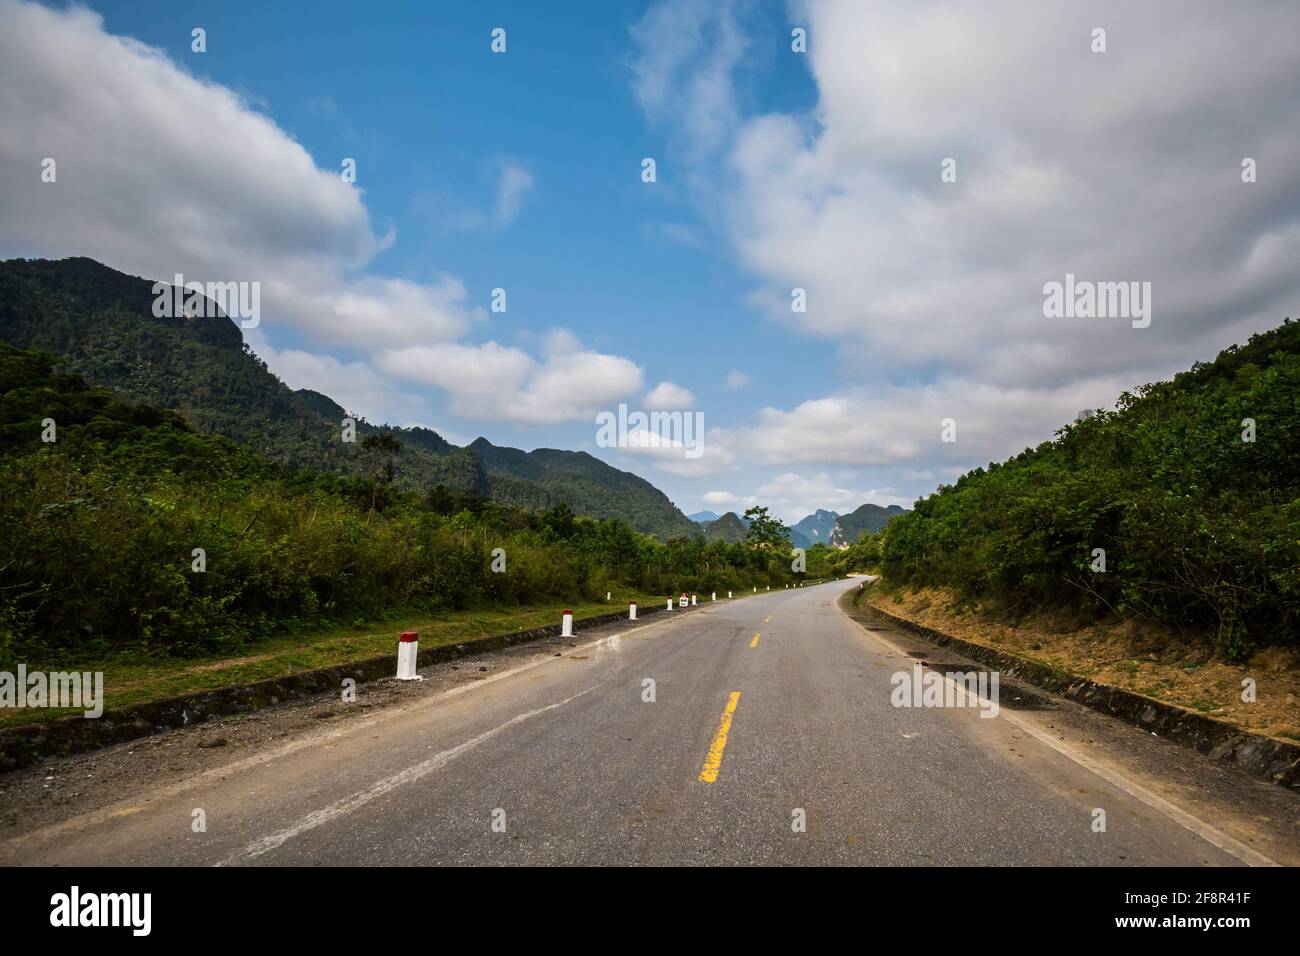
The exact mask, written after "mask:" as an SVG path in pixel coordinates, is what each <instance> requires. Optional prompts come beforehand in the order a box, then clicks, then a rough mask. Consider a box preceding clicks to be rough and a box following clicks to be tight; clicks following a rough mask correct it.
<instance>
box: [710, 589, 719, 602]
mask: <svg viewBox="0 0 1300 956" xmlns="http://www.w3.org/2000/svg"><path fill="white" fill-rule="evenodd" d="M717 599H718V592H717V591H711V592H710V593H709V600H710V601H716V600H717Z"/></svg>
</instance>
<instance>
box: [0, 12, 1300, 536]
mask: <svg viewBox="0 0 1300 956" xmlns="http://www.w3.org/2000/svg"><path fill="white" fill-rule="evenodd" d="M1042 7H1043V5H1041V4H1033V3H1021V2H1007V3H1003V4H992V5H989V6H988V7H987V8H981V9H979V10H976V9H972V8H966V7H961V6H957V7H954V6H952V5H947V4H908V3H881V4H873V5H864V4H852V3H850V4H844V3H834V2H816V0H810V2H807V3H804V2H795V3H792V4H789V5H786V4H784V3H763V2H757V0H755V2H743V0H735V2H721V0H720V2H717V3H695V2H691V0H663V2H655V3H631V2H622V3H619V2H600V3H590V4H587V3H572V4H541V3H510V4H474V5H464V6H463V7H460V8H458V7H456V6H454V5H446V4H439V5H433V4H423V3H410V4H396V3H393V4H383V5H379V6H377V7H376V8H374V9H368V8H366V7H365V6H362V5H356V4H345V3H316V4H312V5H310V6H306V5H301V6H300V5H296V4H289V3H275V4H266V3H257V4H254V3H224V4H219V5H218V4H205V3H143V2H125V3H108V2H92V3H91V4H90V5H89V8H86V7H71V8H70V7H67V6H65V5H63V4H48V5H46V6H43V7H38V6H33V5H31V4H28V3H24V2H21V0H0V14H2V15H3V17H4V20H5V21H6V24H7V25H8V26H9V27H10V29H9V30H7V31H6V32H7V34H8V36H9V40H8V41H0V44H4V43H6V42H7V43H8V44H10V46H9V47H8V48H7V49H0V64H3V65H0V83H3V85H4V86H5V87H6V88H7V89H8V92H7V93H3V94H0V110H2V111H3V115H2V117H0V118H3V119H4V121H5V123H4V127H5V129H6V130H7V131H8V132H6V133H5V134H2V135H3V137H4V138H3V140H0V143H2V144H3V151H2V152H0V172H2V173H3V175H4V176H6V177H13V179H12V181H13V182H19V181H21V182H23V183H27V182H28V181H29V178H28V172H27V170H29V169H30V168H34V165H33V164H35V163H38V162H39V159H40V157H43V156H58V157H59V161H60V164H61V165H60V171H61V174H60V181H59V184H58V187H57V189H44V190H42V189H40V188H38V187H31V186H26V185H25V186H24V187H23V188H21V189H17V190H7V191H6V194H7V197H8V198H6V199H0V214H2V215H0V222H3V223H4V225H0V252H3V253H4V254H5V255H51V256H61V255H73V254H85V255H92V256H94V257H96V258H98V259H101V260H102V261H105V262H107V263H108V264H110V265H113V266H115V267H117V268H122V269H124V270H126V271H131V272H136V273H138V274H143V275H149V276H151V277H170V276H171V275H172V274H173V273H174V272H177V271H184V272H185V273H186V275H187V278H188V277H197V278H202V279H214V280H221V279H227V278H235V279H239V278H250V279H258V280H260V281H262V282H263V283H264V285H265V286H266V287H267V292H266V298H267V302H268V305H267V306H266V307H265V308H264V311H265V315H264V320H263V322H262V324H261V326H260V327H259V328H257V329H255V330H252V331H251V332H250V333H249V334H248V338H249V341H250V343H251V344H252V345H253V346H254V348H255V349H257V351H258V352H259V353H260V354H262V355H263V356H264V357H265V358H266V359H267V361H268V363H269V364H270V366H271V367H272V368H273V369H274V370H275V371H277V373H279V374H280V375H281V376H282V377H283V378H284V379H285V380H286V381H287V382H288V383H289V384H290V385H292V386H294V387H313V388H317V389H319V390H321V391H324V392H326V393H328V394H330V395H332V396H333V397H335V398H336V399H338V400H339V401H341V402H342V403H343V404H344V405H345V406H347V407H349V408H350V409H354V410H355V411H357V412H359V413H361V414H364V415H365V416H366V417H367V418H370V419H371V420H373V421H384V420H387V421H390V422H392V423H394V424H412V423H420V424H425V425H428V426H429V427H432V428H435V429H437V430H438V431H440V432H443V433H444V434H446V435H447V436H448V437H449V438H450V439H452V440H453V441H458V442H467V441H470V440H472V439H473V438H475V437H476V436H478V435H485V436H486V437H488V438H489V439H490V440H492V441H494V442H497V443H500V444H511V445H516V446H519V447H524V448H534V447H539V446H549V447H562V448H581V449H585V450H588V451H591V452H592V453H594V454H597V455H599V456H600V457H602V458H604V459H605V460H607V461H610V462H611V463H612V464H615V465H616V466H618V467H622V468H627V469H629V470H632V471H635V472H637V473H638V474H642V475H643V476H645V477H647V478H648V479H650V480H651V481H652V482H654V483H655V484H656V485H658V486H659V487H661V488H663V489H664V490H665V491H666V492H667V493H668V494H669V496H670V497H672V498H673V500H674V501H675V502H676V503H677V504H678V505H679V506H681V507H682V508H683V509H684V510H686V511H688V512H690V511H695V510H698V509H700V508H709V509H711V510H715V511H718V512H721V511H725V510H728V509H730V508H737V509H743V507H745V506H746V505H748V504H751V503H755V502H758V503H765V504H770V505H772V506H773V507H774V508H775V509H776V510H777V511H778V512H779V513H781V514H782V515H783V516H784V517H786V518H788V519H791V520H793V519H797V518H799V517H801V516H802V515H803V514H805V513H807V512H809V511H811V510H813V509H815V508H817V507H827V508H832V509H835V510H838V511H841V512H842V511H846V510H850V509H851V508H852V507H855V506H856V505H857V504H860V503H862V502H863V501H865V500H874V501H877V502H880V503H891V502H895V501H897V502H902V503H909V502H910V501H911V500H912V498H913V497H914V496H916V495H918V494H925V493H927V492H929V491H930V490H932V489H933V488H934V487H935V485H936V484H937V483H938V482H940V481H950V480H952V479H953V478H954V477H955V476H956V475H958V474H960V473H961V472H962V471H964V470H966V469H967V468H969V467H973V466H975V465H981V464H984V463H986V462H987V461H989V460H991V459H995V458H1002V457H1005V456H1007V455H1009V454H1014V453H1016V452H1017V451H1019V450H1020V449H1022V448H1023V447H1025V446H1026V445H1029V444H1033V443H1035V442H1037V441H1041V440H1043V439H1046V438H1048V437H1050V436H1051V433H1052V431H1053V429H1054V428H1055V427H1057V426H1058V425H1060V424H1062V423H1063V422H1065V421H1068V420H1070V419H1071V418H1073V417H1074V414H1075V413H1077V412H1078V411H1079V410H1081V409H1083V408H1089V407H1098V406H1101V405H1107V404H1110V403H1111V402H1113V400H1114V398H1115V396H1116V395H1117V394H1118V393H1119V391H1121V390H1122V389H1125V388H1130V387H1133V386H1135V385H1137V384H1140V383H1142V382H1145V381H1149V380H1151V379H1153V378H1156V377H1162V376H1165V375H1168V374H1169V373H1171V372H1172V371H1174V370H1176V369H1178V368H1181V367H1185V366H1186V365H1188V364H1190V363H1191V362H1192V361H1194V360H1196V359H1202V358H1209V357H1211V356H1212V355H1213V354H1214V352H1215V351H1216V350H1217V349H1218V348H1221V347H1223V346H1224V345H1227V344H1229V343H1230V342H1233V341H1240V340H1242V339H1244V337H1245V336H1247V335H1248V334H1249V333H1250V332H1251V331H1254V330H1256V329H1261V328H1267V327H1270V326H1272V325H1275V324H1277V323H1278V322H1280V321H1281V319H1282V316H1283V315H1284V314H1290V312H1293V311H1294V309H1293V307H1292V309H1291V310H1290V312H1288V311H1287V304H1288V303H1291V302H1294V293H1295V291H1296V277H1295V275H1294V269H1293V268H1292V267H1293V265H1294V262H1295V261H1296V257H1295V255H1294V253H1295V252H1296V251H1297V245H1298V244H1300V240H1298V239H1297V235H1300V232H1298V231H1297V210H1296V204H1295V202H1294V196H1295V195H1296V194H1297V191H1296V186H1297V179H1298V177H1297V163H1296V161H1295V159H1296V154H1295V147H1296V142H1295V140H1296V133H1295V132H1294V131H1295V129H1296V128H1297V124H1296V123H1295V122H1294V120H1295V119H1296V115H1295V114H1296V111H1297V107H1296V97H1295V95H1294V94H1295V92H1296V91H1297V72H1298V71H1297V68H1296V66H1295V64H1294V62H1293V61H1294V57H1293V56H1291V55H1290V53H1291V52H1293V51H1288V49H1287V47H1286V44H1285V42H1284V41H1283V39H1282V38H1283V37H1285V36H1286V35H1293V34H1294V27H1295V26H1296V25H1297V23H1296V21H1297V15H1296V14H1295V13H1294V11H1288V10H1287V9H1286V8H1285V7H1281V6H1279V7H1270V6H1267V5H1261V6H1260V8H1258V9H1253V10H1251V11H1250V12H1249V13H1244V14H1242V15H1241V16H1240V17H1238V18H1236V19H1235V20H1234V21H1233V22H1232V23H1231V24H1223V23H1220V22H1218V20H1217V19H1216V17H1215V15H1214V12H1213V11H1214V6H1213V4H1210V3H1204V4H1202V3H1192V4H1190V5H1187V4H1184V5H1179V6H1177V11H1178V16H1177V17H1171V14H1172V13H1173V11H1174V10H1175V6H1174V5H1170V4H1167V3H1154V4H1151V5H1150V6H1149V8H1147V7H1144V9H1142V10H1139V11H1134V10H1131V9H1130V8H1129V5H1126V4H1119V3H1115V4H1111V3H1104V4H1100V5H1097V6H1095V7H1094V8H1092V9H1091V10H1090V11H1070V10H1065V9H1042ZM1099 23H1101V24H1104V25H1105V26H1106V28H1107V29H1108V32H1109V38H1110V49H1109V50H1106V51H1102V52H1101V53H1100V54H1099V53H1098V52H1097V51H1095V50H1092V49H1090V36H1091V31H1092V30H1093V29H1095V27H1096V26H1097V24H1099ZM194 27H202V28H203V29H204V30H206V34H207V38H206V39H207V51H206V52H203V53H195V52H193V51H192V50H191V30H192V29H193V28H194ZM496 27H501V28H504V29H505V30H506V43H507V49H506V52H505V53H504V54H494V53H492V52H491V50H490V41H491V35H490V34H491V31H492V30H493V28H496ZM795 27H799V28H801V29H805V30H806V31H807V35H808V51H807V52H806V53H797V52H795V51H793V50H792V49H791V35H790V34H791V30H792V28H795ZM1243 45H1249V46H1250V47H1251V48H1252V49H1253V50H1254V51H1255V55H1254V56H1253V57H1252V59H1251V61H1250V62H1248V63H1241V62H1239V61H1237V60H1236V59H1234V58H1233V57H1231V56H1229V53H1230V51H1232V50H1238V49H1241V48H1243ZM1216 51H1219V52H1221V53H1222V54H1223V56H1222V57H1220V56H1217V55H1216ZM1193 64H1194V65H1195V66H1196V69H1191V68H1190V66H1191V65H1193ZM1245 101H1249V102H1252V103H1254V104H1255V109H1253V110H1251V111H1242V110H1239V109H1237V108H1236V107H1235V106H1234V105H1233V104H1234V103H1240V102H1245ZM38 102H39V103H42V104H43V105H42V106H41V107H40V108H36V107H35V106H34V104H35V103H38ZM950 156H953V157H956V158H957V163H958V169H959V171H960V172H959V175H958V178H957V181H956V182H955V183H943V182H941V180H940V177H939V164H940V161H941V160H942V159H943V158H945V157H950ZM1243 156H1255V157H1258V158H1259V160H1260V169H1261V176H1260V179H1259V181H1258V182H1256V183H1252V184H1251V185H1250V186H1249V187H1247V186H1245V185H1244V184H1243V183H1242V181H1241V178H1240V176H1239V175H1238V165H1239V162H1240V159H1241V157H1243ZM344 157H352V158H354V159H355V160H356V163H357V182H356V184H355V185H350V184H344V183H342V182H341V181H340V180H339V179H338V175H337V173H338V170H339V164H340V162H341V160H342V159H343V158H344ZM643 157H654V159H655V160H656V163H657V174H658V180H657V182H655V183H652V184H647V183H644V182H642V181H641V176H640V173H641V160H642V158H643ZM64 170H66V172H64ZM1287 197H1291V198H1289V199H1288V198H1287ZM1288 263H1289V265H1288ZM1067 271H1073V272H1078V273H1079V274H1080V275H1081V276H1090V277H1093V278H1096V279H1098V280H1125V281H1127V280H1130V279H1131V280H1143V281H1152V282H1153V285H1154V286H1155V288H1156V293H1155V301H1156V303H1157V305H1156V308H1157V310H1158V311H1157V313H1156V319H1155V321H1154V322H1153V323H1152V325H1151V327H1150V328H1148V329H1134V328H1132V327H1130V325H1129V324H1128V323H1127V322H1122V321H1120V322H1107V321H1093V322H1091V323H1085V322H1074V323H1069V324H1067V323H1063V322H1061V321H1056V322H1053V321H1049V320H1047V319H1045V318H1044V315H1043V312H1042V308H1041V306H1042V294H1041V288H1042V285H1043V283H1044V282H1047V281H1051V280H1054V279H1060V278H1061V277H1062V276H1063V275H1064V273H1065V272H1067ZM495 287H503V288H504V289H505V290H506V294H507V301H508V310H507V312H506V313H505V314H498V313H493V312H491V311H490V308H489V306H490V304H491V290H492V289H493V288H495ZM794 287H800V288H804V289H805V290H806V292H807V295H808V300H809V309H808V312H807V313H803V314H795V313H793V312H792V311H791V309H790V305H789V303H790V294H791V293H790V290H791V289H792V288H794ZM661 383H669V384H668V385H664V386H662V387H659V386H660V385H661ZM619 402H626V403H627V404H628V405H629V406H630V407H631V408H633V409H637V408H644V409H651V408H653V407H656V406H657V405H663V406H665V407H669V406H671V407H680V406H682V405H683V404H685V407H686V408H687V409H689V410H690V411H697V412H701V413H702V414H703V416H704V422H705V426H706V429H707V430H708V431H707V434H706V440H705V453H704V454H703V455H702V456H701V457H700V458H698V459H693V460H688V459H685V458H684V457H682V456H681V455H680V454H674V452H673V451H671V450H661V451H660V453H656V454H650V453H647V452H646V451H645V450H636V449H604V448H597V447H596V446H595V436H596V427H595V422H594V415H595V413H596V412H599V411H603V410H612V409H614V408H616V407H617V404H618V403H619ZM947 417H952V418H954V419H955V421H956V422H957V425H958V431H957V434H958V441H957V442H955V443H946V442H942V441H941V440H940V428H941V421H942V420H943V419H944V418H947Z"/></svg>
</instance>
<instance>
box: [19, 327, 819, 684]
mask: <svg viewBox="0 0 1300 956" xmlns="http://www.w3.org/2000/svg"><path fill="white" fill-rule="evenodd" d="M47 420H50V421H47ZM50 422H52V424H53V428H54V431H53V433H52V434H51V432H50ZM43 436H45V437H53V438H54V439H55V440H54V441H52V442H50V441H43V440H42V437H43ZM369 437H374V436H369ZM400 444H401V442H400V439H398V438H396V437H391V436H390V437H388V438H375V440H372V441H369V442H366V441H362V442H359V443H358V449H357V455H358V456H359V457H358V460H359V463H360V464H359V468H358V472H359V473H358V474H354V475H349V476H341V475H337V474H330V473H325V472H320V471H315V470H311V469H302V468H297V467H295V466H293V465H290V464H285V463H283V462H278V461H272V460H269V459H268V458H266V457H264V456H263V455H261V454H259V453H258V452H256V451H254V450H252V449H250V448H247V447H244V446H242V445H238V444H236V443H234V442H232V441H229V440H227V439H225V438H221V437H217V436H212V435H202V434H199V433H198V432H196V431H195V430H194V429H193V428H192V427H191V426H190V425H189V424H188V423H187V422H186V421H185V420H184V419H182V418H181V417H180V416H179V415H176V414H174V413H172V412H169V411H163V410H159V409H156V408H152V407H148V406H141V405H135V404H132V403H129V402H126V401H123V400H122V399H120V398H118V397H116V396H114V395H113V394H112V393H111V392H108V391H106V390H103V389H99V388H93V387H90V386H89V385H87V383H86V382H85V381H84V380H83V379H82V378H80V377H79V376H76V375H69V374H62V373H60V372H59V371H58V370H57V368H56V364H55V360H54V358H53V357H52V356H50V355H48V354H44V353H40V352H35V351H30V350H20V349H16V348H13V347H12V346H8V345H3V344H0V486H2V487H3V488H4V491H5V493H4V496H3V498H2V499H0V663H4V662H8V661H13V660H16V659H28V660H41V661H55V660H59V659H69V660H75V659H79V658H80V659H84V658H86V657H92V658H95V659H102V658H103V657H104V656H106V655H113V654H130V655H151V654H166V655H199V654H223V653H235V652H238V651H239V650H240V649H242V648H244V647H246V646H247V645H248V644H249V643H250V642H252V641H254V640H256V639H258V638H261V637H265V636H267V635H269V634H272V633H275V632H279V631H284V630H286V629H290V628H299V627H312V626H321V625H327V624H331V623H338V622H352V621H357V620H362V619H366V618H370V617H374V616H378V615H380V614H382V613H383V612H385V611H386V610H390V609H391V608H393V607H417V608H424V609H427V610H429V611H438V610H445V609H459V608H465V607H473V606H480V605H492V606H498V607H501V606H510V605H514V604H521V603H526V602H530V601H536V600H539V599H543V598H555V599H558V600H560V601H568V600H577V599H578V598H580V597H584V596H585V597H587V598H591V599H596V598H598V597H599V598H603V596H604V593H605V591H606V590H610V589H611V588H613V587H615V586H616V585H617V584H619V583H621V584H623V585H625V586H626V587H628V588H633V589H636V590H639V591H643V592H650V593H663V594H668V593H670V592H671V593H676V592H678V591H680V590H695V591H700V592H704V591H708V590H714V589H716V590H726V589H728V588H734V589H737V590H739V589H742V588H748V587H750V586H752V585H755V584H757V585H758V586H760V587H762V586H764V585H765V584H768V583H771V584H775V585H780V584H781V583H783V582H786V581H793V580H795V579H796V577H802V576H796V575H793V574H791V572H790V568H789V560H790V559H789V555H788V554H787V553H784V552H781V551H778V550H774V549H764V548H756V547H751V546H749V545H746V544H728V543H726V542H705V541H704V540H703V539H702V538H701V537H700V536H698V535H693V536H691V537H689V538H679V539H673V540H670V541H668V542H667V543H659V542H658V541H656V540H655V539H653V538H652V537H649V536H645V535H641V534H638V533H636V532H634V531H633V530H632V529H631V528H630V527H629V526H628V525H627V524H626V523H624V522H623V521H621V520H618V519H612V518H611V519H605V520H596V519H589V518H580V517H577V516H575V515H574V514H573V512H572V511H571V510H570V509H569V508H568V507H567V506H563V505H561V506H558V507H554V508H551V509H549V510H547V511H544V512H533V513H530V512H525V511H522V510H518V509H514V508H509V507H504V506H502V505H500V504H497V503H495V502H492V501H490V500H489V499H487V498H486V497H484V496H483V495H482V494H480V493H478V492H475V491H473V490H464V489H459V488H454V487H450V486H447V485H437V486H434V487H433V488H432V490H430V491H427V492H424V493H418V492H413V491H408V490H403V489H402V488H400V487H398V486H397V483H396V482H395V481H392V479H393V477H394V475H393V470H392V462H393V459H394V458H395V457H396V456H397V455H399V454H400V448H399V447H398V446H400ZM497 548H500V549H503V550H504V552H505V561H506V565H505V570H504V572H501V573H498V572H494V571H493V570H492V564H493V551H494V549H497ZM195 549H202V551H203V555H202V563H203V566H204V569H203V570H196V567H197V566H198V565H197V564H196V562H198V561H199V557H198V556H196V555H195ZM812 570H813V565H812V564H811V563H810V566H809V571H810V573H811V572H812Z"/></svg>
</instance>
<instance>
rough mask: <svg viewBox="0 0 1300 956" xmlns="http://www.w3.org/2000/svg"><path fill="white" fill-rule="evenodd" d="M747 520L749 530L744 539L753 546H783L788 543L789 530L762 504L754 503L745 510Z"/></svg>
mask: <svg viewBox="0 0 1300 956" xmlns="http://www.w3.org/2000/svg"><path fill="white" fill-rule="evenodd" d="M745 520H746V521H748V522H749V531H748V532H747V533H746V535H745V541H746V542H747V543H748V544H749V545H750V546H751V547H755V548H784V547H787V546H788V545H789V544H790V530H789V529H788V528H787V527H786V526H785V525H783V524H782V523H781V522H780V521H779V520H777V519H776V518H774V517H772V516H771V515H770V514H768V512H767V508H765V507H763V506H762V505H755V506H754V507H753V508H749V509H748V510H746V512H745Z"/></svg>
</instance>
